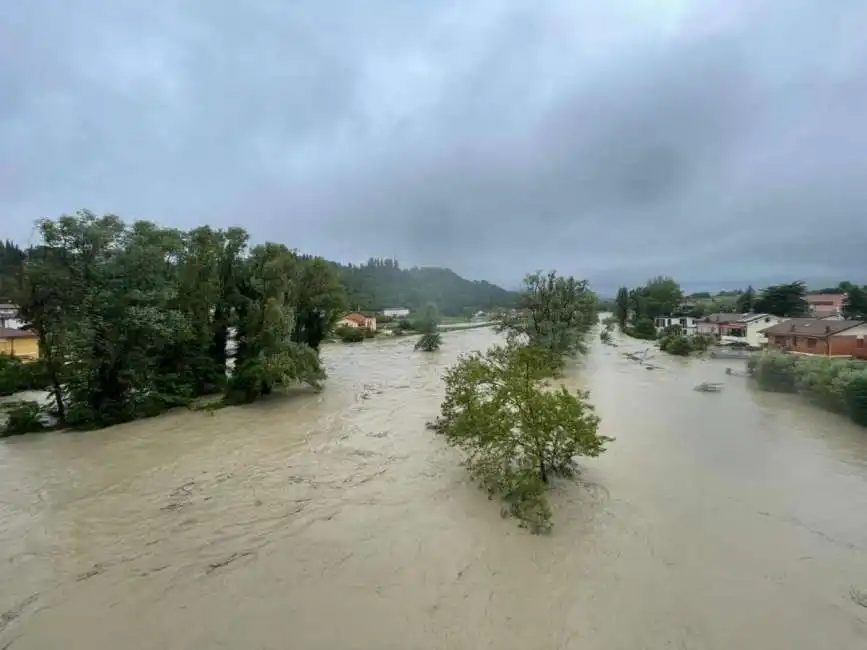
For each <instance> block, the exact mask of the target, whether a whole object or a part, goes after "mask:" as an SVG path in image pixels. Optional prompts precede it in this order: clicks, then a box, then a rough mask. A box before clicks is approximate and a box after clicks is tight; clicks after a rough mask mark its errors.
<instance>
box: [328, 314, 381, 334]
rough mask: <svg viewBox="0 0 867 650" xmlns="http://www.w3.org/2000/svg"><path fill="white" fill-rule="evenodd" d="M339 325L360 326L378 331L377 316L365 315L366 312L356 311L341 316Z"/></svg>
mask: <svg viewBox="0 0 867 650" xmlns="http://www.w3.org/2000/svg"><path fill="white" fill-rule="evenodd" d="M337 327H353V328H355V327H360V328H362V329H368V330H370V331H371V332H373V331H376V317H375V316H365V315H364V314H361V313H359V312H357V311H354V312H352V313H350V314H346V316H344V317H343V318H341V319H340V320H339V321H338V322H337Z"/></svg>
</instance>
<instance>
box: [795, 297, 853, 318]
mask: <svg viewBox="0 0 867 650" xmlns="http://www.w3.org/2000/svg"><path fill="white" fill-rule="evenodd" d="M804 298H805V299H806V300H807V304H808V305H809V306H810V314H811V315H812V316H815V317H821V316H834V315H836V314H840V313H842V312H843V301H844V300H846V294H843V293H813V294H807V295H806V296H804Z"/></svg>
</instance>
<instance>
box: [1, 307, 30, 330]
mask: <svg viewBox="0 0 867 650" xmlns="http://www.w3.org/2000/svg"><path fill="white" fill-rule="evenodd" d="M0 327H3V328H8V329H13V330H18V329H21V328H22V327H24V323H23V321H22V320H21V318H20V317H19V315H18V305H12V304H9V303H2V304H0Z"/></svg>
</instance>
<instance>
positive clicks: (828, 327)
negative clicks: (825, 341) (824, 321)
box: [825, 325, 831, 334]
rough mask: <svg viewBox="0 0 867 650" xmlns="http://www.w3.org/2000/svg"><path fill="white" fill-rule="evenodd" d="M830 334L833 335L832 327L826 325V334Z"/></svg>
mask: <svg viewBox="0 0 867 650" xmlns="http://www.w3.org/2000/svg"><path fill="white" fill-rule="evenodd" d="M830 333H831V326H830V325H825V334H830Z"/></svg>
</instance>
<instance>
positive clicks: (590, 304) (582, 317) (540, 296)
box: [499, 271, 598, 365]
mask: <svg viewBox="0 0 867 650" xmlns="http://www.w3.org/2000/svg"><path fill="white" fill-rule="evenodd" d="M596 305H597V297H596V294H595V293H593V292H592V291H590V289H589V288H588V286H587V281H586V280H576V279H575V278H573V277H563V276H558V275H557V272H556V271H550V272H548V273H547V274H542V273H532V274H530V275H528V276H526V277H525V278H524V289H523V291H522V292H521V295H520V299H519V304H518V309H517V310H516V312H515V313H506V314H503V315H502V317H501V321H502V322H501V325H500V327H499V330H500V331H503V332H506V334H507V335H508V336H510V337H511V338H513V339H515V340H522V339H523V340H525V341H527V342H529V343H531V344H533V345H535V346H539V347H542V348H545V349H546V350H548V352H549V353H550V355H551V360H552V362H555V361H556V362H559V364H560V365H562V358H563V357H564V356H574V355H576V354H579V353H584V352H586V350H587V347H586V343H585V339H586V336H587V333H588V332H589V331H590V329H591V328H592V327H593V326H594V325H596V323H597V321H598V316H597V311H596ZM555 365H557V364H556V363H555Z"/></svg>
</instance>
